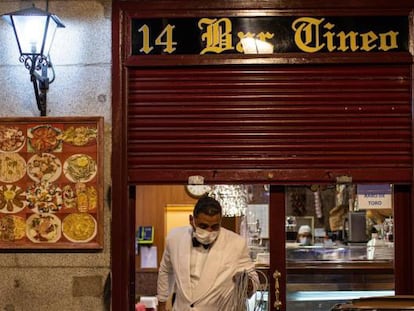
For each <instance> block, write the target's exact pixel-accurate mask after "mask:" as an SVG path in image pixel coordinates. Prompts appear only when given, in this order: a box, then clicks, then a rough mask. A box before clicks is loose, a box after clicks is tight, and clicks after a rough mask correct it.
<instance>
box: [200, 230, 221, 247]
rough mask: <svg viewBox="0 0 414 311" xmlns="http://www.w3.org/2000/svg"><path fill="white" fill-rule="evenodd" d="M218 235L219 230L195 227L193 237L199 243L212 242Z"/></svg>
mask: <svg viewBox="0 0 414 311" xmlns="http://www.w3.org/2000/svg"><path fill="white" fill-rule="evenodd" d="M218 235H219V231H211V232H210V231H208V230H205V229H201V228H200V227H195V231H194V237H195V238H196V239H197V241H198V242H200V243H201V244H205V245H207V244H211V243H213V242H214V241H215V240H216V239H217V237H218Z"/></svg>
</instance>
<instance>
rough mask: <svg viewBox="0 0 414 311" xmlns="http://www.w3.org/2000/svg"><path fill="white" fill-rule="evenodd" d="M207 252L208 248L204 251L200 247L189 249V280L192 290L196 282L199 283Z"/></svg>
mask: <svg viewBox="0 0 414 311" xmlns="http://www.w3.org/2000/svg"><path fill="white" fill-rule="evenodd" d="M209 250H210V248H208V249H205V248H204V247H202V246H199V247H192V248H191V255H190V279H191V288H192V289H194V288H196V287H197V284H198V282H199V281H200V277H201V273H202V272H203V269H204V264H205V263H206V259H207V256H208V252H209Z"/></svg>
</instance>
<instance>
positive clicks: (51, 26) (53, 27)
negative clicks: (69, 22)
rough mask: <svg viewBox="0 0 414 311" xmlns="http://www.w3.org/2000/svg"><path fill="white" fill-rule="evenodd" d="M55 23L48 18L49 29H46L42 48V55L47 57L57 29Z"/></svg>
mask: <svg viewBox="0 0 414 311" xmlns="http://www.w3.org/2000/svg"><path fill="white" fill-rule="evenodd" d="M57 28H58V27H57V24H56V22H55V21H54V20H53V19H52V18H50V19H49V27H48V28H47V34H46V40H45V46H44V48H43V55H45V56H48V55H49V51H50V48H51V46H52V43H53V39H54V38H55V33H56V29H57Z"/></svg>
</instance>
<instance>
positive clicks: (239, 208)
mask: <svg viewBox="0 0 414 311" xmlns="http://www.w3.org/2000/svg"><path fill="white" fill-rule="evenodd" d="M208 195H209V196H211V197H212V198H214V199H216V200H217V201H219V202H220V205H221V207H222V209H223V216H226V217H234V216H244V215H245V214H246V209H247V206H248V204H249V193H248V189H247V187H246V186H245V185H215V186H213V189H212V190H211V191H210V192H209V193H208Z"/></svg>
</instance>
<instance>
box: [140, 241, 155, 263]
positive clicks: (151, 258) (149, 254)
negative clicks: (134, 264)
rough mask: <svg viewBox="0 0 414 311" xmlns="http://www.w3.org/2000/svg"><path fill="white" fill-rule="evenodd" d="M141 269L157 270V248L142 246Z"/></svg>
mask: <svg viewBox="0 0 414 311" xmlns="http://www.w3.org/2000/svg"><path fill="white" fill-rule="evenodd" d="M139 247H140V249H139V250H140V253H141V268H157V247H156V246H145V245H140V246H139Z"/></svg>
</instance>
